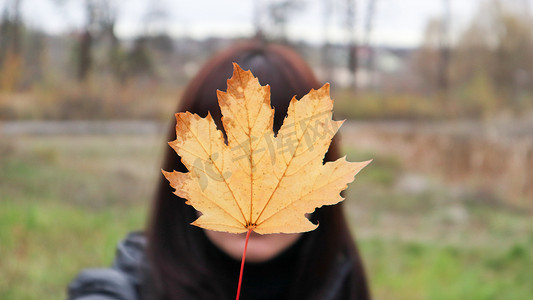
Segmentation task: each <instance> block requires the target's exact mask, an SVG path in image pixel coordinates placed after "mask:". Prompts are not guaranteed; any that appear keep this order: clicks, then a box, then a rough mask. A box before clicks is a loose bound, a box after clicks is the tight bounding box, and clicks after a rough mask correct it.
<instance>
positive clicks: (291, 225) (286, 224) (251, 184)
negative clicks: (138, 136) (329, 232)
mask: <svg viewBox="0 0 533 300" xmlns="http://www.w3.org/2000/svg"><path fill="white" fill-rule="evenodd" d="M217 93H218V101H219V105H220V108H221V111H222V115H223V118H222V123H223V126H224V129H225V131H226V135H227V142H226V141H225V139H224V135H223V133H222V132H221V131H219V130H217V128H216V125H215V123H214V121H213V118H212V117H211V115H210V114H208V115H207V117H206V118H201V117H200V116H198V115H196V114H191V113H189V112H184V113H177V114H176V120H177V124H176V134H177V138H176V140H175V141H172V142H170V143H169V144H170V146H171V147H172V148H173V149H174V150H175V151H176V153H178V154H179V156H180V157H181V161H182V162H183V164H184V165H185V167H186V168H187V169H188V170H189V172H188V173H181V172H176V171H174V172H166V171H163V174H164V175H165V177H166V178H167V179H168V181H169V182H170V185H171V186H172V187H173V188H174V189H176V191H175V192H174V193H175V194H176V195H177V196H179V197H182V198H185V199H187V202H186V203H187V204H189V205H192V206H193V207H194V208H195V209H196V210H198V211H200V212H201V216H200V217H199V218H198V219H197V220H196V221H194V222H193V223H192V224H193V225H196V226H199V227H202V228H205V229H210V230H216V231H225V232H231V233H242V232H247V231H249V230H250V229H252V230H253V231H255V232H257V233H260V234H267V233H296V232H305V231H311V230H313V229H315V228H316V227H317V226H318V225H315V224H313V223H311V222H310V221H309V220H308V219H307V218H306V214H308V213H312V212H313V211H314V210H315V208H317V207H320V206H322V205H332V204H336V203H338V202H340V201H342V200H343V198H342V197H341V196H340V192H341V191H342V190H344V189H345V188H346V187H347V184H348V183H350V182H352V181H353V179H354V176H355V175H356V174H357V173H358V172H359V171H360V170H361V169H362V168H363V167H365V166H366V165H367V164H368V163H370V161H365V162H347V161H346V159H345V157H343V158H340V159H338V160H336V161H334V162H327V163H325V164H324V163H323V157H324V155H325V153H326V152H327V150H328V148H329V145H330V143H331V139H332V138H333V136H334V135H335V133H336V132H337V130H338V129H339V127H340V125H341V124H342V123H343V122H344V121H333V120H332V108H333V100H331V98H330V96H329V84H326V85H324V86H323V87H322V88H320V89H318V90H311V91H310V92H309V94H307V95H306V96H304V97H303V98H302V99H301V100H296V98H293V99H292V100H291V102H290V105H289V108H288V113H287V116H286V118H285V120H284V124H283V125H282V126H281V128H280V130H279V132H278V133H277V135H274V132H273V130H272V126H273V119H274V110H273V109H272V108H271V106H270V87H269V86H268V85H267V86H261V85H260V84H259V81H258V80H257V78H255V77H254V76H253V74H252V73H251V72H250V71H244V70H242V69H241V68H240V67H239V66H238V65H237V64H234V72H233V76H232V78H230V79H229V80H228V89H227V92H221V91H217Z"/></svg>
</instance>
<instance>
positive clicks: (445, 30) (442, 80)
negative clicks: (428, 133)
mask: <svg viewBox="0 0 533 300" xmlns="http://www.w3.org/2000/svg"><path fill="white" fill-rule="evenodd" d="M442 3H443V14H442V21H441V22H440V27H441V28H440V35H439V36H440V41H439V67H438V84H437V86H438V89H439V92H440V93H441V96H442V97H443V100H447V98H448V91H449V85H450V79H449V69H450V56H451V50H450V25H451V7H450V0H443V2H442Z"/></svg>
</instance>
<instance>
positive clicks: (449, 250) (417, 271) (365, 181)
mask: <svg viewBox="0 0 533 300" xmlns="http://www.w3.org/2000/svg"><path fill="white" fill-rule="evenodd" d="M165 146H166V145H165V141H164V138H162V137H156V136H141V137H135V136H91V135H87V136H77V137H76V136H55V137H51V136H43V137H24V136H21V137H17V139H12V140H8V139H3V140H2V141H1V142H0V277H1V279H0V299H2V300H4V299H6V300H12V299H13V300H14V299H17V300H18V299H35V298H42V299H62V298H64V297H65V289H66V286H67V285H68V283H69V281H70V280H72V278H73V277H74V276H75V275H76V274H77V273H78V272H79V271H80V270H81V269H82V268H86V267H99V266H107V265H109V264H110V262H111V261H112V259H113V256H114V249H115V245H116V243H117V242H118V241H119V240H120V239H122V238H123V237H124V236H125V235H126V234H127V233H128V232H130V231H132V230H136V229H141V228H142V227H143V226H144V223H145V222H146V214H147V210H148V207H149V202H150V198H151V193H152V192H153V186H154V182H155V180H157V178H158V176H159V153H160V151H161V149H162V148H163V147H165ZM345 152H347V154H348V159H349V160H366V159H369V158H373V159H374V161H373V162H372V163H371V164H370V165H369V166H368V167H367V168H365V169H364V170H363V171H362V172H361V173H360V174H359V175H358V176H357V177H356V181H355V182H354V183H353V184H351V185H350V189H349V191H348V192H347V193H346V196H347V198H348V199H347V200H346V206H345V207H346V209H347V215H348V217H349V221H350V224H351V226H352V229H353V232H354V233H355V234H356V236H357V238H358V239H357V240H358V242H359V247H360V250H361V253H362V256H363V260H364V263H365V266H366V269H367V272H368V274H369V277H370V283H371V286H372V291H373V294H374V296H375V298H376V299H380V300H387V299H392V300H396V299H399V300H402V299H406V300H407V299H409V300H417V299H428V300H434V299H436V300H439V299H443V300H444V299H446V300H448V299H469V300H470V299H474V300H475V299H479V300H485V299H487V300H488V299H506V300H507V299H511V300H513V299H516V300H520V299H524V300H526V299H530V297H531V295H533V285H532V284H531V278H533V255H532V251H531V249H533V222H532V221H531V216H530V215H529V214H527V213H524V212H520V211H516V210H513V209H508V208H506V207H503V206H495V205H493V204H491V202H486V201H483V200H484V199H479V198H476V197H477V196H476V195H472V194H469V193H463V194H456V193H453V192H452V191H450V190H449V189H448V188H447V186H446V185H444V184H442V183H440V182H438V181H435V180H433V179H431V177H427V178H426V179H427V182H426V183H425V184H426V185H427V188H426V189H424V190H422V191H418V192H413V191H405V190H402V189H401V188H400V187H399V184H398V183H399V181H400V180H401V178H403V177H404V176H406V174H408V173H409V169H408V166H406V165H405V164H403V163H402V162H401V161H399V160H398V158H396V157H393V156H384V155H377V154H375V152H374V151H372V149H367V151H356V150H354V149H350V148H347V149H345Z"/></svg>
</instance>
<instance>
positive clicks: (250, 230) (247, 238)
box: [235, 228, 253, 300]
mask: <svg viewBox="0 0 533 300" xmlns="http://www.w3.org/2000/svg"><path fill="white" fill-rule="evenodd" d="M252 230H253V228H250V229H248V233H246V241H245V242H244V251H243V252H242V261H241V273H240V274H239V285H238V286H237V297H236V298H235V299H236V300H239V296H240V294H241V284H242V273H243V271H244V261H245V259H246V249H247V248H248V240H250V234H251V233H252Z"/></svg>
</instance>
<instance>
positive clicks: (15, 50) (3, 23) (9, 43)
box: [0, 0, 22, 90]
mask: <svg viewBox="0 0 533 300" xmlns="http://www.w3.org/2000/svg"><path fill="white" fill-rule="evenodd" d="M21 2H22V1H21V0H8V1H7V3H6V4H5V6H4V10H3V12H2V17H1V19H0V88H2V89H7V90H13V89H16V88H18V86H19V84H20V81H21V77H22V43H21V35H22V20H21V17H20V7H21Z"/></svg>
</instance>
